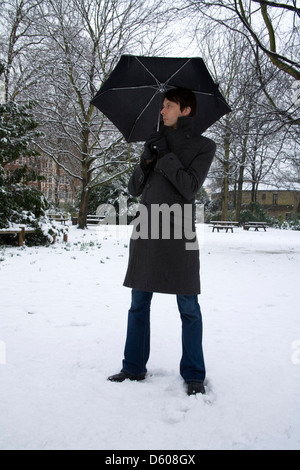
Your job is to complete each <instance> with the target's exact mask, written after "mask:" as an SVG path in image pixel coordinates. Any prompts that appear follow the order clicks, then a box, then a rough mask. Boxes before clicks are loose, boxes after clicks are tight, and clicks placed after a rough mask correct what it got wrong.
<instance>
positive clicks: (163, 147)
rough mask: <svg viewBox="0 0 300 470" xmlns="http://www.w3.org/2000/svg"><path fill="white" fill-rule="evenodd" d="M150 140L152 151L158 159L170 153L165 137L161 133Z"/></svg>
mask: <svg viewBox="0 0 300 470" xmlns="http://www.w3.org/2000/svg"><path fill="white" fill-rule="evenodd" d="M150 139H151V141H150V150H151V151H152V153H154V155H156V157H157V158H161V157H163V156H164V155H166V154H167V153H169V152H170V150H169V149H168V144H167V141H166V139H165V137H164V136H163V135H161V134H160V133H159V132H156V133H155V134H153V135H152V136H151V137H150Z"/></svg>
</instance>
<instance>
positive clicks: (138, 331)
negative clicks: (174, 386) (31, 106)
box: [122, 289, 205, 382]
mask: <svg viewBox="0 0 300 470" xmlns="http://www.w3.org/2000/svg"><path fill="white" fill-rule="evenodd" d="M152 296H153V293H152V292H144V291H139V290H136V289H133V290H132V303H131V307H130V310H129V312H128V325H127V339H126V344H125V351H124V360H123V368H122V371H123V372H126V373H127V374H129V375H134V376H139V375H144V374H146V372H147V369H146V364H147V362H148V359H149V355H150V306H151V300H152ZM177 304H178V308H179V312H180V316H181V321H182V358H181V362H180V374H181V376H182V377H183V379H184V380H185V381H186V382H203V381H204V379H205V364H204V358H203V350H202V315H201V310H200V305H199V303H198V296H197V295H177ZM162 314H163V312H162Z"/></svg>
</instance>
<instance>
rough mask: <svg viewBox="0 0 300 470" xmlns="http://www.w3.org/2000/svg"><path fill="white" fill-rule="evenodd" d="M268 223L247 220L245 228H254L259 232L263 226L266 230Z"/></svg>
mask: <svg viewBox="0 0 300 470" xmlns="http://www.w3.org/2000/svg"><path fill="white" fill-rule="evenodd" d="M268 225H269V224H268V223H267V222H245V223H244V226H243V228H244V230H249V229H250V228H254V231H255V232H258V230H259V229H260V228H262V229H263V230H264V231H265V232H266V231H267V227H268Z"/></svg>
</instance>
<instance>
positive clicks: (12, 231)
mask: <svg viewBox="0 0 300 470" xmlns="http://www.w3.org/2000/svg"><path fill="white" fill-rule="evenodd" d="M28 233H35V229H33V228H26V227H24V226H20V227H10V228H1V229H0V235H18V237H19V246H23V245H24V242H25V234H28ZM63 240H64V242H65V243H67V242H68V230H67V231H66V232H65V233H64V234H63ZM55 242H56V236H54V237H53V241H52V245H53V244H54V243H55Z"/></svg>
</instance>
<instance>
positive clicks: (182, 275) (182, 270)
mask: <svg viewBox="0 0 300 470" xmlns="http://www.w3.org/2000/svg"><path fill="white" fill-rule="evenodd" d="M193 124H194V120H193V119H192V118H190V117H182V118H179V119H178V127H177V129H172V128H170V127H167V126H164V125H163V126H162V127H161V129H160V132H161V133H162V134H163V135H164V136H165V138H166V140H167V143H168V148H169V150H170V152H169V153H167V154H166V155H165V156H163V157H162V158H159V159H158V160H157V161H155V162H154V163H152V164H150V165H149V166H146V165H145V164H144V165H143V164H140V165H138V166H137V167H136V168H135V170H134V172H133V174H132V176H131V178H130V181H129V186H128V187H129V191H130V193H131V194H132V195H133V196H140V195H142V197H141V205H142V206H143V207H142V209H143V210H140V212H139V213H138V215H137V218H136V220H135V224H134V225H135V226H134V230H133V234H132V237H131V240H130V248H129V263H128V269H127V273H126V277H125V281H124V286H126V287H131V288H134V289H138V290H143V291H147V292H161V293H168V294H180V295H197V294H199V293H200V261H199V249H198V247H196V249H195V245H193V249H190V248H189V249H187V243H189V244H190V245H189V246H192V245H191V241H192V237H193V236H194V238H195V237H196V235H195V227H194V215H195V196H196V194H197V192H198V191H199V189H200V188H201V186H202V185H203V183H204V180H205V178H206V176H207V173H208V170H209V168H210V165H211V163H212V160H213V157H214V154H215V151H216V145H215V143H214V142H213V141H212V140H210V139H208V138H207V137H204V136H201V135H197V134H196V133H195V132H194V130H193ZM162 204H165V205H166V206H161V205H162ZM163 207H164V208H169V210H167V211H165V214H163V212H164V211H161V213H160V212H159V209H158V208H163ZM170 208H171V209H170ZM152 209H155V211H154V212H152ZM173 209H174V210H173ZM154 214H155V218H154ZM157 214H158V215H157ZM161 214H162V215H161ZM181 215H182V216H181ZM142 216H143V217H142ZM159 217H161V218H160V219H159ZM164 218H165V220H164ZM154 219H155V220H154ZM158 220H159V228H158V229H157V226H155V227H154V224H155V225H157V221H158ZM163 224H167V226H166V225H163ZM190 225H192V228H191V230H188V227H190ZM179 226H180V228H179V230H177V229H178V227H179ZM153 227H154V228H153ZM186 228H187V229H186ZM166 229H169V233H168V230H166ZM191 231H193V233H192V234H191ZM179 234H180V235H179Z"/></svg>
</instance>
